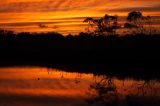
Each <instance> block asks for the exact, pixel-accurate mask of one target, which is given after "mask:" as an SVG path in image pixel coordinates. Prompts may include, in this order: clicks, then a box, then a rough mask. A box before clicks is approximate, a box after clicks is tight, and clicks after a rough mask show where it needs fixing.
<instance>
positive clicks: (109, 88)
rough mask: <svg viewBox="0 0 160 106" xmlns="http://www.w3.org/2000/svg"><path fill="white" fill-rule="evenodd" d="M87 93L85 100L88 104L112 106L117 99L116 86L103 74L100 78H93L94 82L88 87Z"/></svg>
mask: <svg viewBox="0 0 160 106" xmlns="http://www.w3.org/2000/svg"><path fill="white" fill-rule="evenodd" d="M88 95H89V99H88V100H87V102H88V103H89V104H90V105H95V104H96V105H101V106H102V105H104V106H105V105H107V106H114V105H115V104H117V101H118V94H117V88H116V86H115V84H114V81H113V79H112V78H111V77H109V76H108V77H107V76H103V77H102V78H100V79H98V78H97V79H96V78H95V83H93V84H91V85H90V87H89V92H88Z"/></svg>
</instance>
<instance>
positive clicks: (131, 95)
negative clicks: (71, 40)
mask: <svg viewBox="0 0 160 106" xmlns="http://www.w3.org/2000/svg"><path fill="white" fill-rule="evenodd" d="M91 105H92V106H136V105H138V106H143V105H144V106H151V105H154V106H160V82H159V80H156V79H153V80H147V81H145V80H135V79H131V78H126V79H118V78H116V77H111V76H106V75H99V76H96V75H94V74H92V73H89V74H85V73H78V72H65V71H64V70H58V69H50V68H44V67H2V68H0V106H91Z"/></svg>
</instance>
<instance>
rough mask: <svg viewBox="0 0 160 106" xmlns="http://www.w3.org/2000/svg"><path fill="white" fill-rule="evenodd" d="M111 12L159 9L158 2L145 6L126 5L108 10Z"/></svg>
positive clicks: (155, 10)
mask: <svg viewBox="0 0 160 106" xmlns="http://www.w3.org/2000/svg"><path fill="white" fill-rule="evenodd" d="M109 11H111V12H130V11H144V12H153V11H154V12H157V11H160V4H157V5H153V6H145V7H143V6H142V7H127V8H116V9H111V10H109Z"/></svg>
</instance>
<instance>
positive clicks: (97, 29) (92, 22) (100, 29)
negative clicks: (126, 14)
mask: <svg viewBox="0 0 160 106" xmlns="http://www.w3.org/2000/svg"><path fill="white" fill-rule="evenodd" d="M83 22H87V23H88V24H89V26H90V27H92V29H93V32H94V33H95V34H101V33H104V32H107V34H108V35H109V34H115V32H116V29H118V28H119V27H120V26H119V25H118V16H110V15H107V14H106V15H105V16H104V17H101V18H99V19H94V18H91V17H88V18H86V19H85V20H84V21H83Z"/></svg>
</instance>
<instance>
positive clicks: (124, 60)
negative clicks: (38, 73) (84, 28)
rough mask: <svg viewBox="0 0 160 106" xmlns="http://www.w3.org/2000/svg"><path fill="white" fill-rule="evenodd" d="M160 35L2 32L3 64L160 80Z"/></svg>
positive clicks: (1, 50)
mask: <svg viewBox="0 0 160 106" xmlns="http://www.w3.org/2000/svg"><path fill="white" fill-rule="evenodd" d="M159 49H160V35H141V34H139V35H126V36H118V35H112V36H94V35H92V34H86V33H80V34H79V35H77V36H72V35H68V36H66V37H64V36H62V35H61V34H58V33H41V34H29V33H19V34H14V33H12V32H5V33H4V32H1V33H0V65H1V66H15V65H16V66H17V65H33V66H35V65H36V66H47V67H54V68H59V69H65V70H68V71H75V70H76V71H79V72H85V73H87V72H93V73H95V74H110V75H116V76H118V77H122V78H123V77H126V76H129V77H130V76H132V77H137V78H145V79H150V78H151V79H152V78H160V73H159V71H160V65H159V61H160V55H159V54H160V52H159Z"/></svg>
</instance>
